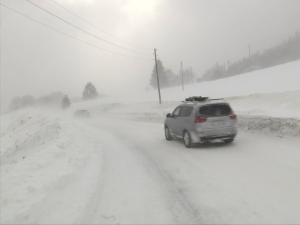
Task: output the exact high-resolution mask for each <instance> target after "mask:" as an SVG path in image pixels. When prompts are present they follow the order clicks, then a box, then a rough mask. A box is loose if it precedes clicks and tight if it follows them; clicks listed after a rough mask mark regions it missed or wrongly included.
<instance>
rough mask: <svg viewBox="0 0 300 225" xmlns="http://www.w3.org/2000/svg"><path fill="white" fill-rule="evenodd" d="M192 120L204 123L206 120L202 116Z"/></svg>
mask: <svg viewBox="0 0 300 225" xmlns="http://www.w3.org/2000/svg"><path fill="white" fill-rule="evenodd" d="M194 121H195V123H204V122H206V121H207V119H206V118H203V117H196V118H195V120H194Z"/></svg>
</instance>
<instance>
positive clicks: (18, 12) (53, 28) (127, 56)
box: [0, 3, 152, 60]
mask: <svg viewBox="0 0 300 225" xmlns="http://www.w3.org/2000/svg"><path fill="white" fill-rule="evenodd" d="M0 5H2V6H4V7H6V8H8V9H10V10H11V11H13V12H15V13H18V14H20V15H22V16H24V17H26V18H28V19H30V20H33V21H35V22H36V23H39V24H41V25H43V26H45V27H47V28H49V29H51V30H54V31H56V32H58V33H60V34H63V35H65V36H68V37H70V38H73V39H75V40H77V41H80V42H82V43H84V44H87V45H90V46H93V47H95V48H98V49H101V50H103V51H106V52H110V53H113V54H116V55H120V56H123V57H127V58H132V59H139V60H152V59H144V58H136V57H132V56H127V55H123V54H120V53H117V52H113V51H110V50H107V49H103V48H100V47H98V46H96V45H93V44H91V43H88V42H86V41H83V40H80V39H78V38H76V37H73V36H71V35H69V34H66V33H64V32H61V31H59V30H57V29H55V28H53V27H50V26H48V25H46V24H44V23H42V22H40V21H38V20H35V19H33V18H31V17H29V16H26V15H24V14H23V13H20V12H18V11H16V10H14V9H12V8H10V7H8V6H6V5H3V4H2V3H0Z"/></svg>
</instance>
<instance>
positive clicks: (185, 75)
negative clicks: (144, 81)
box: [150, 59, 196, 89]
mask: <svg viewBox="0 0 300 225" xmlns="http://www.w3.org/2000/svg"><path fill="white" fill-rule="evenodd" d="M157 71H158V76H159V86H160V88H167V87H175V86H180V85H181V84H182V79H183V82H184V84H191V83H194V82H195V81H196V74H195V73H193V72H192V70H191V68H185V69H183V70H182V72H181V71H179V72H178V73H177V74H175V73H174V72H173V71H172V70H171V69H165V67H164V66H163V64H162V61H161V60H159V59H158V60H157ZM150 86H152V87H153V88H155V89H157V75H156V65H155V64H154V66H153V69H152V74H151V78H150Z"/></svg>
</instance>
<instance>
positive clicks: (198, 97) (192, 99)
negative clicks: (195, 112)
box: [185, 96, 208, 102]
mask: <svg viewBox="0 0 300 225" xmlns="http://www.w3.org/2000/svg"><path fill="white" fill-rule="evenodd" d="M206 100H208V97H202V96H193V97H189V98H186V99H185V101H186V102H203V101H206Z"/></svg>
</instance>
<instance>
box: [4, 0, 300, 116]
mask: <svg viewBox="0 0 300 225" xmlns="http://www.w3.org/2000/svg"><path fill="white" fill-rule="evenodd" d="M32 2H33V3H34V4H37V5H39V6H40V7H42V8H44V9H46V10H48V11H49V12H51V13H53V14H55V15H57V16H59V17H60V18H62V19H64V20H66V21H68V22H69V23H71V24H74V25H75V26H77V27H79V28H80V29H82V30H85V31H87V32H89V33H91V34H93V35H96V36H98V37H99V38H101V39H103V40H105V41H108V42H110V43H112V44H114V45H112V44H109V43H107V42H104V41H102V40H99V39H98V38H95V37H93V36H91V35H89V34H87V33H85V32H83V31H81V30H79V29H77V28H75V27H73V26H71V25H70V24H67V23H65V22H63V21H62V20H59V19H58V18H56V17H54V16H53V15H50V14H48V13H46V12H45V11H42V10H41V9H39V8H38V7H36V6H34V5H33V4H30V3H29V2H28V1H25V0H23V1H20V0H1V4H3V5H6V6H8V7H10V8H12V9H14V10H16V11H18V12H20V13H22V14H24V15H26V16H29V17H31V18H33V19H35V20H37V21H39V22H41V23H44V24H46V25H47V26H50V27H52V28H55V29H57V30H59V31H61V32H64V33H66V34H68V35H70V36H72V37H75V38H78V39H80V40H82V41H85V42H87V43H90V44H92V45H95V46H98V47H99V48H102V49H106V50H109V51H112V52H115V53H119V54H122V56H121V55H117V54H113V53H110V52H107V51H103V50H101V49H98V48H95V47H93V46H91V45H87V44H85V43H82V42H80V41H78V40H75V39H73V38H70V37H68V36H66V35H63V34H61V33H58V32H56V31H54V30H52V29H49V28H47V27H45V26H43V25H41V24H39V23H36V22H34V21H32V20H30V19H28V18H25V17H24V16H22V15H19V14H17V13H15V12H13V11H11V10H10V9H7V8H5V7H3V6H1V111H3V110H4V109H6V108H7V106H8V103H9V101H10V100H11V99H12V98H13V97H15V96H22V95H26V94H30V95H33V96H35V97H39V96H41V95H47V94H49V93H51V92H55V91H61V92H63V93H64V94H68V95H69V96H79V97H80V96H81V95H82V91H83V88H84V86H85V84H86V83H87V82H89V81H91V82H92V83H93V84H94V85H95V86H96V87H97V90H98V92H99V93H100V94H106V95H110V94H114V93H126V92H129V91H132V90H145V88H146V87H147V86H148V85H149V81H150V76H151V73H152V69H153V66H154V61H153V49H154V48H157V53H158V57H159V59H160V60H162V62H163V65H164V67H165V68H169V69H172V70H173V71H174V72H175V73H177V72H178V71H179V69H180V62H181V61H182V62H183V67H184V68H185V67H193V71H194V72H195V73H196V74H197V75H199V76H201V75H202V74H203V72H204V71H205V70H206V69H208V68H209V67H211V66H212V65H214V64H215V63H216V62H219V63H224V62H227V61H228V60H229V61H235V60H238V59H240V58H242V57H247V56H248V44H251V52H253V53H255V52H257V51H260V52H262V51H263V50H265V49H267V48H269V47H273V46H276V44H279V43H281V42H282V41H283V40H284V39H286V38H288V37H290V36H291V35H293V34H294V33H295V32H296V31H300V1H298V0H294V1H292V0H281V1H278V0H264V1H252V0H251V1H225V0H224V1H211V0H209V1H208V0H207V1H199V0H188V1H186V0H165V1H158V0H152V1H150V0H149V1H148V0H144V1H141V0H135V1H133V0H128V1H126V0H122V1H121V0H118V1H117V0H115V1H110V0H101V1H100V0H77V1H76V0H55V2H57V3H59V4H60V5H62V6H64V7H65V8H66V9H68V10H70V11H71V12H73V13H74V14H76V15H78V16H80V17H81V18H83V19H84V20H86V21H88V22H90V23H91V24H93V25H94V26H97V27H98V28H100V29H101V30H103V31H105V32H106V33H104V32H101V31H100V30H98V29H96V28H95V27H93V26H91V25H89V24H87V23H86V22H84V21H82V20H80V19H79V18H77V17H75V16H74V15H72V14H70V13H69V12H67V11H66V10H64V9H62V8H61V7H59V6H58V5H57V4H55V3H54V2H53V1H50V0H48V1H46V0H43V1H37V0H32ZM107 33H108V34H110V35H107ZM111 35H112V36H114V37H117V38H118V39H120V40H122V41H119V40H117V39H116V38H114V37H112V36H111ZM124 42H127V43H130V45H129V44H126V43H124ZM115 45H117V46H120V47H122V48H120V47H117V46H115ZM134 46H138V47H134ZM124 48H126V49H128V50H131V51H128V50H125V49H124ZM133 51H138V52H143V53H141V54H140V53H135V52H133ZM131 57H133V58H131ZM137 58H138V59H137Z"/></svg>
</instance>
